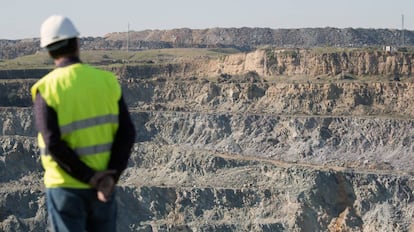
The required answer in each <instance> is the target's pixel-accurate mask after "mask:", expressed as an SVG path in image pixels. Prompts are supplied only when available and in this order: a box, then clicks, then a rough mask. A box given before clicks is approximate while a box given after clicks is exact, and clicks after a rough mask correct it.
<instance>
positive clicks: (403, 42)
mask: <svg viewBox="0 0 414 232" xmlns="http://www.w3.org/2000/svg"><path fill="white" fill-rule="evenodd" d="M401 46H402V47H405V37H404V15H401Z"/></svg>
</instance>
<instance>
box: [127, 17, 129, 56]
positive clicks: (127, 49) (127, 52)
mask: <svg viewBox="0 0 414 232" xmlns="http://www.w3.org/2000/svg"><path fill="white" fill-rule="evenodd" d="M128 51H129V23H128V31H127V54H128Z"/></svg>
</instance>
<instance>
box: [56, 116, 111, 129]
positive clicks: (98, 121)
mask: <svg viewBox="0 0 414 232" xmlns="http://www.w3.org/2000/svg"><path fill="white" fill-rule="evenodd" d="M106 123H118V115H116V114H108V115H102V116H98V117H94V118H88V119H83V120H79V121H75V122H72V123H69V124H66V125H64V126H61V127H60V132H61V133H62V134H68V133H71V132H73V131H75V130H79V129H84V128H88V127H91V126H97V125H102V124H106Z"/></svg>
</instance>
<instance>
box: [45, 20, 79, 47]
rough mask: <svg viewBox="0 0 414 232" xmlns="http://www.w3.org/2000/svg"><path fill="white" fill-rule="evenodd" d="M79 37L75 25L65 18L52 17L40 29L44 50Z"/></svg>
mask: <svg viewBox="0 0 414 232" xmlns="http://www.w3.org/2000/svg"><path fill="white" fill-rule="evenodd" d="M78 35H79V32H78V30H76V28H75V26H74V25H73V23H72V22H71V21H70V19H68V18H67V17H65V16H61V15H52V16H50V17H49V18H47V19H46V20H45V21H44V22H43V23H42V26H41V27H40V47H42V48H44V47H47V46H49V45H51V44H53V43H56V42H58V41H62V40H66V39H70V38H75V37H77V36H78Z"/></svg>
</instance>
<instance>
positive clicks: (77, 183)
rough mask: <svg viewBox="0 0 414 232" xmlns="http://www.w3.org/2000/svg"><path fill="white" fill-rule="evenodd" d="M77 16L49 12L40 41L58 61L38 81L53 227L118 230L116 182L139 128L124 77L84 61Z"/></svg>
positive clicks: (38, 119) (38, 120)
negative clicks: (122, 84)
mask: <svg viewBox="0 0 414 232" xmlns="http://www.w3.org/2000/svg"><path fill="white" fill-rule="evenodd" d="M78 36H79V32H78V30H77V29H76V28H75V26H74V24H73V23H72V21H71V20H70V19H68V18H67V17H64V16H61V15H52V16H50V17H48V18H47V19H46V20H45V21H44V22H43V24H42V25H41V29H40V46H41V47H42V48H45V49H46V50H47V52H48V54H49V55H50V56H51V57H52V59H53V60H54V64H55V69H54V70H52V71H51V72H50V73H48V74H46V75H45V76H44V77H43V78H41V79H40V80H38V81H37V82H36V83H35V84H34V85H33V86H32V88H31V94H32V99H33V105H34V115H35V124H36V128H37V130H38V131H39V133H38V145H39V148H40V153H41V156H40V157H41V162H42V166H43V167H44V170H45V172H44V184H45V188H46V190H45V192H46V206H47V212H48V221H49V227H51V231H76V232H79V231H99V232H102V231H115V230H116V201H115V193H116V191H115V185H116V183H117V182H118V180H119V178H120V175H121V174H122V172H123V171H124V170H125V169H126V167H127V164H128V159H129V157H130V154H131V149H132V146H133V143H134V141H135V135H136V133H135V128H134V125H133V123H132V121H131V118H130V114H129V112H128V108H127V105H126V103H125V101H124V99H123V96H122V91H121V87H120V84H119V82H118V80H117V79H116V77H115V75H114V74H113V73H111V72H108V71H104V70H101V69H98V68H95V67H92V66H90V65H87V64H84V63H82V61H81V60H80V56H79V53H80V51H79V50H80V49H79V41H78V40H79V39H78Z"/></svg>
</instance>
